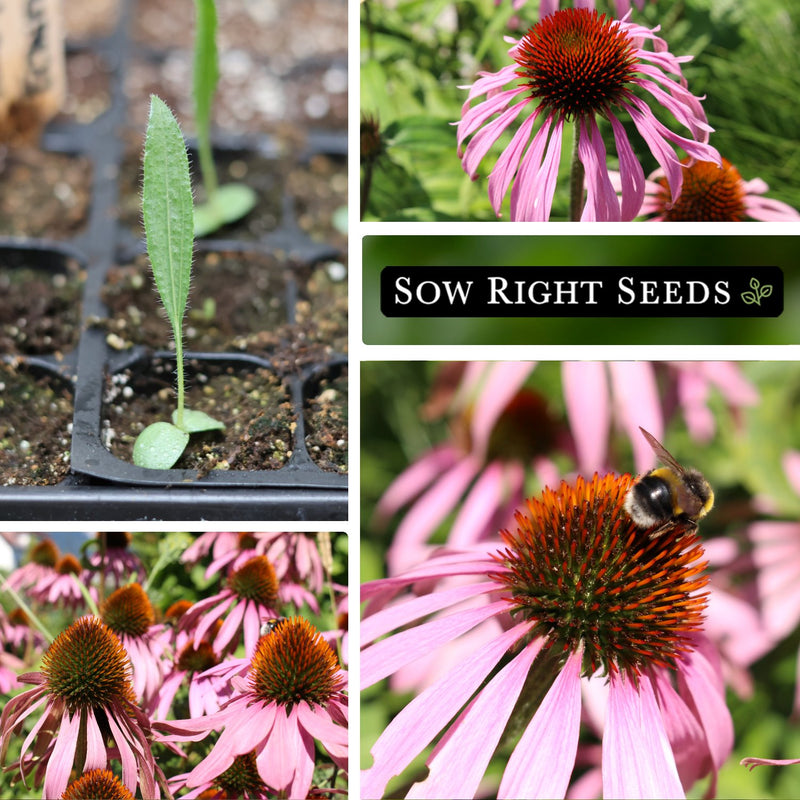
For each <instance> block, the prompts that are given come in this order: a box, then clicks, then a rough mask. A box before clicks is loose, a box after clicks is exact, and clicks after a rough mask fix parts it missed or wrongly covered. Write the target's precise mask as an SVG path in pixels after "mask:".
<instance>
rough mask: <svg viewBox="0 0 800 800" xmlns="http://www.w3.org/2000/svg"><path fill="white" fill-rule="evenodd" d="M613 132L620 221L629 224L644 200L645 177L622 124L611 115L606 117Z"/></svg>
mask: <svg viewBox="0 0 800 800" xmlns="http://www.w3.org/2000/svg"><path fill="white" fill-rule="evenodd" d="M608 121H609V122H610V123H611V129H612V130H613V132H614V144H615V146H616V148H617V158H618V159H619V179H620V187H619V189H620V196H621V200H622V204H621V207H620V219H621V220H622V221H623V222H629V221H630V220H632V219H633V218H634V217H636V215H637V214H638V213H639V209H641V207H642V202H643V200H644V188H645V177H644V170H643V169H642V165H641V163H640V162H639V159H638V158H637V157H636V154H635V153H634V152H633V148H632V147H631V143H630V141H629V140H628V134H627V133H625V128H624V126H623V125H622V123H621V122H620V121H619V120H618V119H617V118H616V117H615V116H614V115H613V114H609V115H608Z"/></svg>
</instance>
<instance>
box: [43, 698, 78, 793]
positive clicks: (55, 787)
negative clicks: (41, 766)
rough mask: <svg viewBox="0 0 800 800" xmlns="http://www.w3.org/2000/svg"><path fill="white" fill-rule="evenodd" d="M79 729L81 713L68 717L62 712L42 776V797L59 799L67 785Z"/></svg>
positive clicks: (66, 713)
mask: <svg viewBox="0 0 800 800" xmlns="http://www.w3.org/2000/svg"><path fill="white" fill-rule="evenodd" d="M80 727H81V712H80V711H76V712H75V714H73V715H70V713H69V711H65V712H64V716H63V717H62V718H61V725H60V727H59V731H58V736H56V737H55V742H56V743H55V747H54V748H53V752H52V753H51V754H50V759H49V761H48V762H47V771H46V772H45V775H44V797H61V795H62V794H63V793H64V790H65V789H66V788H67V784H68V783H69V774H70V772H71V771H72V762H73V761H74V760H75V747H76V745H77V743H78V732H79V731H80Z"/></svg>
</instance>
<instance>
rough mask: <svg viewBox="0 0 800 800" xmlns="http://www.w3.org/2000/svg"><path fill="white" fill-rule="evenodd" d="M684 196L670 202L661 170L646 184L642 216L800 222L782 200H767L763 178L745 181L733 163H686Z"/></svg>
mask: <svg viewBox="0 0 800 800" xmlns="http://www.w3.org/2000/svg"><path fill="white" fill-rule="evenodd" d="M682 163H683V164H684V165H685V167H686V169H685V170H684V173H683V189H682V190H681V196H680V197H679V198H678V199H677V200H675V201H674V202H672V201H671V199H670V193H669V187H668V186H667V182H666V179H665V178H664V173H663V171H662V170H657V171H656V172H654V173H653V174H652V175H650V177H649V178H648V180H647V182H646V183H645V190H644V202H643V204H642V208H641V210H640V211H639V214H640V215H642V216H645V217H647V218H648V219H651V220H653V221H655V222H744V221H745V220H748V219H752V220H758V221H760V222H797V221H798V220H800V214H799V213H798V212H797V210H796V209H794V208H792V207H791V206H790V205H787V204H786V203H782V202H781V201H780V200H771V199H770V198H768V197H764V194H765V193H766V192H767V191H768V190H769V186H767V184H766V183H764V181H762V180H761V178H754V179H753V180H750V181H746V180H744V179H743V178H742V176H741V175H740V174H739V170H737V169H736V167H734V166H733V164H731V162H730V161H728V160H727V159H725V158H723V159H722V166H721V167H720V166H718V165H717V164H714V163H711V162H709V161H695V162H691V161H689V160H688V159H684V160H683V162H682Z"/></svg>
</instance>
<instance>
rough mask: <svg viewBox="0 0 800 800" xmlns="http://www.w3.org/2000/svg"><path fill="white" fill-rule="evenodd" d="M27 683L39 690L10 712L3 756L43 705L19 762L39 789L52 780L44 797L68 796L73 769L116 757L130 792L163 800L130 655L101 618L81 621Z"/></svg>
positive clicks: (100, 765) (14, 702)
mask: <svg viewBox="0 0 800 800" xmlns="http://www.w3.org/2000/svg"><path fill="white" fill-rule="evenodd" d="M19 680H20V682H21V683H30V684H34V688H32V689H29V690H27V691H25V692H23V693H22V694H20V695H17V696H16V697H13V698H12V699H11V700H9V701H8V702H7V703H6V704H5V707H4V708H3V713H2V716H1V717H0V757H1V758H2V759H5V754H6V752H7V748H8V744H9V741H10V740H11V737H12V736H16V735H18V734H19V732H20V730H21V728H22V725H23V723H24V721H25V720H26V719H28V718H29V717H30V716H31V714H32V713H33V712H34V711H36V710H37V709H39V708H41V707H43V712H44V713H42V715H41V717H40V718H39V720H38V722H36V724H35V725H34V726H33V728H32V729H31V731H30V733H29V734H28V735H27V736H26V737H25V740H24V742H23V744H22V749H21V755H20V760H19V761H18V762H16V763H15V764H13V765H12V769H17V770H18V771H19V772H20V774H21V775H22V778H23V780H27V778H28V777H29V776H30V774H31V773H33V774H34V783H35V784H36V785H38V784H40V783H41V782H42V780H44V797H60V796H61V794H62V793H63V792H64V790H65V789H66V787H67V784H68V782H69V777H70V773H71V771H72V769H73V767H76V768H77V769H79V770H80V769H81V767H82V769H83V770H84V771H86V770H91V769H105V768H106V767H107V765H108V763H109V760H110V759H112V758H113V759H118V760H119V761H120V762H121V764H122V782H123V784H124V785H125V786H126V787H127V788H128V790H129V791H130V792H132V793H135V792H136V787H137V785H138V786H139V787H140V789H141V795H142V796H143V797H148V798H158V797H159V796H160V791H159V784H161V785H166V781H165V779H164V775H163V773H162V772H161V769H160V768H159V767H158V765H157V764H156V763H155V761H154V759H153V755H152V752H151V750H150V741H151V732H150V723H149V721H148V719H147V717H146V716H145V715H144V713H143V712H142V711H141V709H140V708H139V707H138V706H137V705H136V703H135V702H134V696H133V687H132V685H131V680H130V664H129V661H128V658H127V655H126V653H125V650H124V648H123V647H122V644H121V643H120V641H119V639H118V638H117V637H116V636H115V635H114V634H113V633H112V632H111V631H110V630H109V629H108V628H107V627H106V625H104V624H103V623H102V622H101V621H100V620H99V619H98V618H97V617H89V616H87V617H81V618H80V619H78V620H76V621H75V622H74V623H73V624H72V625H70V627H69V628H67V629H66V630H65V631H64V632H63V633H61V634H60V635H59V636H58V637H57V638H56V639H55V641H54V642H53V644H52V645H51V646H50V648H49V649H48V651H47V652H46V653H45V655H44V658H43V661H42V671H41V672H33V673H27V674H25V675H21V676H20V678H19ZM109 740H111V741H112V742H113V745H111V746H110V745H109V744H108V741H109ZM31 746H33V751H32V753H31V752H29V750H30V748H31ZM81 762H82V763H81ZM157 781H158V783H157ZM26 785H27V783H26Z"/></svg>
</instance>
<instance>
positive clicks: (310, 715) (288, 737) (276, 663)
mask: <svg viewBox="0 0 800 800" xmlns="http://www.w3.org/2000/svg"><path fill="white" fill-rule="evenodd" d="M216 536H217V534H214V533H209V534H202V539H203V541H202V543H201V547H205V544H208V547H209V552H208V553H207V554H206V555H204V554H203V552H197V551H198V546H197V545H198V541H199V539H200V537H199V536H197V535H192V534H182V533H174V534H136V535H134V536H133V537H131V536H127V537H126V538H125V541H124V543H123V544H124V547H122V548H115V547H113V546H109V541H108V539H107V537H106V535H105V534H100V535H99V536H98V549H97V551H96V552H89V550H90V549H93V548H87V549H86V550H85V551H84V552H83V553H82V554H79V553H76V554H66V555H64V558H68V559H74V560H75V562H76V563H78V565H79V567H80V569H76V568H75V564H71V567H70V570H69V573H70V575H75V576H77V574H78V573H79V572H80V574H81V575H82V576H83V580H84V581H85V586H84V593H83V594H82V597H83V600H84V605H83V606H82V608H81V613H80V615H78V614H76V612H75V610H74V607H73V605H72V604H70V603H69V602H67V600H66V599H65V597H64V596H62V595H60V594H59V593H55V594H53V592H52V591H51V590H52V587H53V586H54V585H56V584H55V583H54V578H53V576H54V575H59V574H60V573H59V572H58V571H57V570H54V568H53V566H49V565H47V564H44V565H43V564H42V563H41V552H42V549H46V550H48V552H50V554H51V555H53V554H54V553H55V550H56V548H57V545H58V536H57V534H56V535H55V536H54V538H55V541H54V542H47V540H46V539H44V538H42V537H39V536H36V544H35V546H34V548H33V550H32V553H33V554H34V555H36V556H37V559H38V560H39V562H40V563H39V567H41V566H45V567H47V569H44V570H42V569H37V570H33V569H27V570H26V569H25V566H24V565H23V566H22V567H20V568H18V570H15V571H14V573H13V574H12V576H10V577H14V576H16V577H15V580H14V583H15V585H16V587H17V588H16V589H14V590H13V591H11V592H2V591H0V602H1V603H2V605H0V653H2V654H3V656H4V658H3V659H2V661H0V692H2V694H3V695H4V697H2V716H0V766H2V768H3V773H2V774H3V779H2V785H3V786H4V787H5V786H11V787H12V788H13V789H14V791H15V794H14V795H13V796H14V797H23V796H24V797H34V796H41V797H42V798H60V797H65V798H70V799H71V800H81V799H82V798H94V800H96V798H99V797H113V798H119V800H133V798H137V799H138V798H142V800H144V798H147V799H148V800H151V799H152V800H158V799H159V798H165V799H166V800H170V798H176V800H177V798H182V797H187V798H192V797H198V796H200V795H201V794H202V796H203V797H205V798H212V797H213V798H228V797H243V798H259V799H262V798H263V800H266V798H273V797H284V798H306V797H308V796H312V795H313V794H314V793H324V795H325V796H327V794H328V793H337V794H338V793H342V792H346V790H347V782H348V778H347V769H348V762H347V727H348V715H347V671H346V668H345V667H344V666H343V664H344V661H343V657H342V638H343V636H344V633H345V631H344V630H343V629H342V628H341V624H342V618H341V615H340V613H339V609H340V607H341V605H342V604H343V603H346V595H347V589H346V585H345V583H346V577H345V576H346V575H347V565H346V552H347V548H346V539H345V537H344V536H343V535H342V534H327V533H325V534H293V535H292V534H287V535H285V536H289V537H290V545H291V546H285V547H281V548H280V558H281V566H280V568H279V570H277V571H276V568H275V567H273V565H272V563H271V562H270V560H269V557H268V556H267V555H263V554H260V553H256V552H254V551H253V550H248V551H247V552H246V553H245V554H244V557H243V558H237V555H238V554H239V553H240V549H239V546H238V544H239V542H240V541H241V540H242V537H241V536H239V535H237V536H234V537H229V536H227V535H225V534H224V533H223V534H219V537H220V538H219V541H215V537H216ZM295 536H296V537H302V542H300V541H295V540H294V539H293V538H291V537H295ZM250 537H251V538H249V539H247V541H248V542H249V543H253V542H255V541H257V540H258V539H260V538H261V534H258V533H254V534H250ZM282 537H284V534H264V537H263V542H264V544H265V546H267V545H274V544H275V542H276V541H278V540H280V539H281V538H282ZM43 541H44V542H47V543H46V545H45V546H44V548H43V547H42V544H41V542H43ZM284 544H286V542H284ZM215 547H216V556H217V558H219V557H220V556H221V554H222V553H224V552H227V551H228V550H231V551H232V553H233V557H232V558H230V559H227V560H225V561H224V563H217V564H216V565H215V566H214V567H213V569H212V573H211V577H209V578H204V577H203V576H202V569H200V570H197V569H192V568H190V567H187V566H186V565H185V563H184V562H183V561H182V559H181V556H182V555H183V554H184V553H185V552H186V551H187V550H188V549H190V548H192V549H194V550H195V554H194V555H193V556H191V558H192V560H193V561H194V562H195V563H200V562H202V563H203V564H204V565H209V562H210V559H209V555H210V551H211V550H214V549H215ZM114 550H118V551H119V552H117V553H114ZM312 551H313V552H312ZM295 555H299V558H298V560H297V562H296V563H295V561H294V557H295ZM98 556H99V557H98ZM49 561H50V562H53V559H52V558H51V559H49ZM123 561H124V562H126V563H128V565H129V567H130V569H129V570H128V580H127V581H125V580H122V578H123V574H124V573H123V572H121V571H119V570H118V569H117V567H116V566H115V565H116V564H120V563H122V562H123ZM57 563H58V562H57V561H55V562H53V565H55V564H57ZM311 564H319V566H320V571H319V572H317V570H316V569H313V568H312V569H310V568H309V567H310V565H311ZM278 573H280V574H281V575H287V576H291V579H290V582H291V583H292V584H293V587H294V588H293V590H292V591H290V592H288V593H285V592H283V591H282V589H281V585H280V584H281V580H280V578H279V577H278ZM20 576H24V578H23V577H20ZM56 580H57V579H56ZM0 581H1V582H0V588H2V587H4V586H6V585H7V584H5V577H0ZM298 587H300V588H301V589H302V591H299V590H298ZM298 597H300V598H305V597H313V602H312V603H307V602H302V601H301V602H295V598H298ZM15 602H21V603H23V604H24V605H25V607H26V608H27V610H28V613H29V614H30V615H32V617H33V618H34V619H35V623H36V627H37V629H39V630H41V631H42V633H41V634H39V635H38V636H33V635H25V636H24V635H23V632H24V630H25V629H26V626H24V625H22V624H21V623H17V624H13V623H12V621H11V618H12V616H14V617H18V616H19V615H20V614H21V613H22V612H21V610H17V609H14V610H11V607H12V606H13V604H14V603H15ZM6 609H8V611H7V610H6ZM6 656H7V657H6ZM0 794H2V796H3V797H5V796H6V794H5V793H2V792H0ZM321 796H322V795H321Z"/></svg>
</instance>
